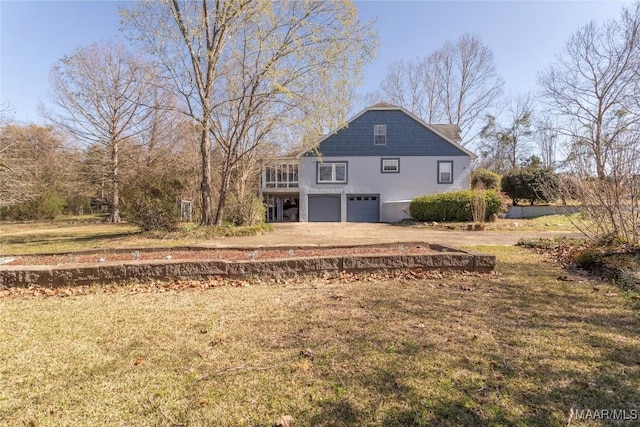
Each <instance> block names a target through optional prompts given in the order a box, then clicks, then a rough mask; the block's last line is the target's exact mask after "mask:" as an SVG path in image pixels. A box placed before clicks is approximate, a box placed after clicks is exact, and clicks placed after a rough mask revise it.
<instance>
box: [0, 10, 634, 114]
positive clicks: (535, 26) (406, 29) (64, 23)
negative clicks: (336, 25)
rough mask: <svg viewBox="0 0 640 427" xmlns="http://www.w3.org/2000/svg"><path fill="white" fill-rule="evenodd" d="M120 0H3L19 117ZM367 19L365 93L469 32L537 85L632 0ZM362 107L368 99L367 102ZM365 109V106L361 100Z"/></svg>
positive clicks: (3, 52) (4, 49)
mask: <svg viewBox="0 0 640 427" xmlns="http://www.w3.org/2000/svg"><path fill="white" fill-rule="evenodd" d="M122 4H126V3H123V2H119V1H28V0H27V1H24V0H22V1H10V0H0V100H1V101H2V102H3V103H4V102H9V103H10V104H11V106H12V109H13V113H14V114H13V118H14V119H15V120H17V121H21V122H36V123H43V119H42V118H41V117H40V116H39V114H38V110H37V106H38V103H40V102H42V103H44V104H45V105H46V104H47V101H48V99H49V91H50V88H49V71H50V70H51V68H52V67H53V65H54V64H55V63H56V61H58V60H59V59H60V58H61V57H62V56H64V55H65V54H69V53H71V52H73V50H75V49H76V48H77V47H81V46H85V45H88V44H90V43H92V42H95V41H100V40H102V39H106V38H109V37H119V38H122V39H124V37H123V36H122V35H119V25H120V19H119V15H118V6H119V5H122ZM356 4H357V6H358V8H359V9H360V16H361V19H362V20H363V21H367V20H369V19H372V18H376V19H377V25H376V26H377V29H378V32H379V34H380V42H381V46H380V49H379V51H378V55H377V58H376V59H375V61H374V63H372V64H371V65H369V66H367V67H366V68H365V70H364V81H363V86H362V87H361V89H360V91H359V92H360V93H361V94H362V95H364V94H366V93H367V92H371V91H374V90H376V89H377V88H378V86H379V84H380V81H381V80H382V78H383V77H384V75H385V74H386V70H387V67H388V65H389V64H390V63H391V62H393V61H395V60H398V59H407V60H408V59H412V58H415V57H422V56H425V55H428V54H429V53H431V52H432V51H433V50H435V49H437V48H439V47H440V46H441V45H442V44H443V43H444V42H445V41H446V40H455V39H456V38H457V37H458V36H460V35H461V34H463V33H467V32H469V33H473V34H476V35H478V36H479V37H480V38H481V39H482V40H483V42H484V43H485V44H487V45H488V46H489V47H490V48H491V49H492V51H493V53H494V56H495V61H496V65H497V71H498V73H499V74H500V75H501V76H502V77H503V79H504V80H505V82H506V87H505V89H506V90H507V92H521V91H524V92H526V91H532V90H535V79H536V73H537V72H538V71H539V70H541V69H543V68H544V67H545V66H547V65H548V64H549V63H550V61H551V60H552V59H553V57H554V55H555V54H556V53H557V52H559V51H561V49H562V48H563V46H564V43H565V42H566V40H567V39H568V37H569V35H570V34H571V33H572V32H574V31H575V30H576V29H577V28H578V26H580V25H583V24H586V23H588V22H589V21H590V20H596V21H602V20H607V19H610V18H612V17H616V16H618V15H619V13H620V11H621V10H622V7H623V6H625V5H627V6H628V5H630V4H631V2H630V1H613V0H610V1H535V2H528V1H471V2H469V1H390V0H387V1H359V2H357V3H356ZM360 107H361V106H360ZM358 109H359V108H358Z"/></svg>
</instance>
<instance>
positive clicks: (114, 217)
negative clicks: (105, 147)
mask: <svg viewBox="0 0 640 427" xmlns="http://www.w3.org/2000/svg"><path fill="white" fill-rule="evenodd" d="M118 175H119V164H118V142H117V141H114V142H113V143H112V144H111V185H112V186H113V195H112V197H113V199H112V202H111V216H110V217H109V222H114V223H119V222H121V220H120V182H119V176H118Z"/></svg>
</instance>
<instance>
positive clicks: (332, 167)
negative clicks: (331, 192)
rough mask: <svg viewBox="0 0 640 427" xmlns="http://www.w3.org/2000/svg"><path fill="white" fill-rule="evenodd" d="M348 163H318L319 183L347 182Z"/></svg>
mask: <svg viewBox="0 0 640 427" xmlns="http://www.w3.org/2000/svg"><path fill="white" fill-rule="evenodd" d="M346 182H347V163H346V162H335V163H318V184H346Z"/></svg>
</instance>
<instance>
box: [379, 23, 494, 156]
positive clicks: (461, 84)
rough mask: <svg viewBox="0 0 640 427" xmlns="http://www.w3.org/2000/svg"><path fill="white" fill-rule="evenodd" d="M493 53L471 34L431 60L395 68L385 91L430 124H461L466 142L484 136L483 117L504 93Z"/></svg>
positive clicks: (437, 52) (449, 43) (446, 46)
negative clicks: (481, 132)
mask: <svg viewBox="0 0 640 427" xmlns="http://www.w3.org/2000/svg"><path fill="white" fill-rule="evenodd" d="M502 86H503V81H502V79H501V78H500V77H499V76H498V74H497V73H496V70H495V64H494V60H493V53H492V52H491V50H490V49H489V48H488V47H487V46H486V45H484V44H483V43H482V41H481V40H480V38H479V37H477V36H475V35H472V34H465V35H463V36H461V37H460V38H458V39H457V40H456V41H455V42H451V41H447V42H446V43H445V44H444V45H443V46H442V47H441V48H440V49H438V50H436V51H435V52H433V53H432V54H430V55H429V56H427V57H425V58H422V59H416V60H413V61H409V62H406V63H405V62H402V61H401V62H396V63H394V64H392V65H391V67H390V68H389V71H388V73H387V76H386V77H385V79H384V80H383V82H382V84H381V89H382V91H383V93H384V95H385V98H386V100H387V101H389V102H391V103H394V104H398V105H400V106H402V107H404V108H406V109H408V110H409V111H411V112H413V113H414V114H416V115H418V116H419V117H420V118H422V119H423V120H425V121H426V122H428V123H449V124H456V125H458V126H460V128H461V129H462V136H463V138H462V139H463V141H464V144H468V143H470V142H471V141H473V140H474V139H475V138H476V137H477V136H478V130H477V129H476V127H475V125H476V124H477V120H478V118H479V117H483V116H484V114H485V113H486V112H487V111H488V110H489V109H490V108H491V107H493V105H494V103H495V101H496V99H498V98H499V97H500V96H501V95H502Z"/></svg>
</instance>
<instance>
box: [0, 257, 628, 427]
mask: <svg viewBox="0 0 640 427" xmlns="http://www.w3.org/2000/svg"><path fill="white" fill-rule="evenodd" d="M473 249H476V250H480V251H483V252H487V253H493V254H495V255H497V256H498V271H499V273H498V274H495V275H467V274H456V275H445V276H444V277H439V276H437V275H433V276H431V277H428V278H425V279H420V280H404V279H384V278H380V277H378V278H376V277H375V276H363V277H361V279H360V280H353V279H350V280H319V279H306V280H292V281H289V282H286V283H280V284H276V283H273V284H271V285H264V284H263V285H255V284H251V283H245V284H244V286H238V287H231V286H226V287H220V288H215V289H209V290H195V289H191V290H184V291H167V292H160V290H161V288H158V289H156V290H155V291H151V292H149V291H148V288H146V287H141V286H139V285H123V286H121V287H116V288H110V289H109V292H101V291H100V290H98V289H96V291H95V292H92V293H89V294H88V295H77V296H71V297H66V298H62V297H51V298H45V297H28V296H23V297H18V298H5V299H1V300H0V325H2V327H1V328H0V385H1V386H0V420H1V421H0V424H2V425H10V426H14V425H15V426H20V425H34V426H58V425H73V426H95V425H127V426H134V425H135V426H183V425H184V426H213V425H215V426H270V425H272V424H273V422H274V421H275V420H276V419H277V418H278V417H280V416H282V415H291V416H292V417H293V418H294V425H295V426H308V425H314V426H374V425H375V426H378V425H380V426H382V425H384V426H406V425H415V426H426V425H436V426H474V425H478V426H484V425H513V426H519V425H520V426H534V425H535V426H546V425H551V426H555V425H557V426H564V425H567V424H568V423H570V425H572V426H581V425H589V426H590V425H602V424H605V423H604V422H603V421H601V420H590V421H589V420H587V421H584V420H577V419H575V418H571V419H570V417H571V415H570V414H571V410H572V409H590V410H596V409H617V410H626V411H627V414H629V413H631V411H633V410H635V411H640V407H639V405H640V306H639V305H640V304H639V303H638V301H637V300H635V299H632V296H630V295H627V294H624V293H623V292H621V291H620V290H618V289H617V288H614V287H611V286H609V285H607V284H604V283H599V282H593V281H586V280H583V279H580V278H576V279H575V280H571V278H569V279H567V278H566V276H565V275H566V273H565V272H564V271H563V270H561V269H560V268H559V267H558V266H557V265H556V264H555V262H553V261H550V260H546V259H544V258H542V257H541V256H540V255H536V254H533V253H531V252H528V251H526V250H525V249H522V248H517V247H481V248H478V247H476V248H473ZM629 425H630V424H629Z"/></svg>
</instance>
